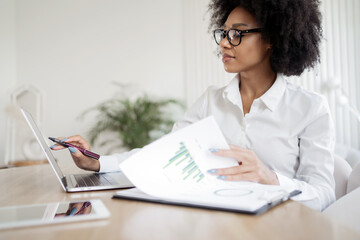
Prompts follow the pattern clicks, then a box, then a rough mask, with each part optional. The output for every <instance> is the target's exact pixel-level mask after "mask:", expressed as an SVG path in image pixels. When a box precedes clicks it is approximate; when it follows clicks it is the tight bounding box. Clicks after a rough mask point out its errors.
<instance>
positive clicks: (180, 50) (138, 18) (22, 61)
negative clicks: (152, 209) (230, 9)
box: [0, 0, 360, 166]
mask: <svg viewBox="0 0 360 240" xmlns="http://www.w3.org/2000/svg"><path fill="white" fill-rule="evenodd" d="M208 2H209V1H208V0H172V1H165V0H153V1H146V0H139V1H124V0H101V1H100V0H52V1H49V0H0V136H1V137H0V166H1V165H5V164H8V163H9V162H14V161H22V160H35V161H36V160H38V159H43V158H44V157H43V155H42V153H41V150H40V149H39V148H38V146H37V143H36V141H35V140H34V138H33V136H32V134H31V132H30V131H29V130H28V127H27V126H26V125H25V123H24V121H23V120H22V117H21V115H19V112H18V109H17V107H15V106H16V105H22V106H24V107H26V108H27V109H28V110H29V111H30V112H32V114H33V116H34V118H35V120H36V122H37V123H38V124H39V126H40V127H41V129H42V131H43V133H44V135H45V136H54V137H58V136H70V135H74V134H80V135H83V136H84V137H88V131H89V129H90V128H91V126H93V125H94V124H96V118H95V115H94V114H88V115H86V116H85V117H84V118H83V119H79V116H80V114H81V113H83V112H84V111H85V110H87V109H89V108H91V107H94V106H96V105H98V104H99V103H101V102H103V101H106V100H108V99H111V98H114V97H115V98H116V97H129V98H130V99H136V98H137V97H138V96H142V95H143V94H147V95H148V96H150V98H153V99H163V98H164V99H165V98H172V99H177V100H179V101H181V102H183V103H184V104H185V105H186V107H188V106H190V105H191V104H192V103H193V102H194V101H195V100H196V99H197V98H198V97H199V96H200V95H201V94H202V93H203V91H204V90H205V89H206V88H207V87H208V86H209V85H219V86H221V85H225V84H227V83H228V82H229V81H230V80H231V78H232V75H231V74H226V73H225V72H224V70H223V67H222V63H221V60H220V59H219V58H218V57H217V56H216V50H217V46H216V44H215V42H214V41H213V38H212V35H211V33H209V29H208V22H209V21H208V19H209V18H208V13H207V5H208ZM321 11H322V13H323V30H324V41H323V43H322V46H321V51H322V56H321V63H320V64H319V65H318V66H316V67H315V68H314V69H312V70H311V71H309V72H305V73H304V74H303V75H302V76H301V77H299V78H293V79H292V81H294V82H295V83H298V84H300V85H302V86H303V87H304V88H307V89H310V90H313V91H317V92H320V93H321V94H324V95H325V96H326V97H327V98H328V101H329V105H330V108H331V111H332V114H333V117H334V120H335V123H336V134H337V136H336V138H337V139H336V140H337V146H338V147H340V148H341V149H345V148H347V149H348V148H351V149H355V150H359V149H360V115H359V111H358V109H359V108H360V95H359V94H358V93H360V47H359V44H356V43H357V42H358V40H359V39H360V27H359V23H360V16H359V14H358V13H359V12H360V1H358V0H342V1H340V0H322V1H321ZM114 82H116V83H120V84H122V85H126V86H127V87H126V88H125V90H123V91H119V87H118V86H116V85H115V84H114ZM119 95H121V96H119ZM182 113H183V112H182V111H177V112H175V113H174V117H179V116H181V114H182ZM93 150H94V151H95V152H98V153H100V154H102V153H104V152H105V151H106V148H105V147H101V146H94V147H93ZM121 150H122V149H118V151H121ZM39 156H40V157H39Z"/></svg>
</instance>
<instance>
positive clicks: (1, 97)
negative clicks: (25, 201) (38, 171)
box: [0, 0, 16, 165]
mask: <svg viewBox="0 0 360 240" xmlns="http://www.w3.org/2000/svg"><path fill="white" fill-rule="evenodd" d="M15 43H16V38H15V2H14V1H13V0H1V1H0V165H2V162H3V159H4V156H5V136H6V117H5V114H4V111H5V107H6V103H7V102H8V98H7V97H8V94H9V93H10V92H11V90H12V89H13V88H14V86H15V83H16V44H15Z"/></svg>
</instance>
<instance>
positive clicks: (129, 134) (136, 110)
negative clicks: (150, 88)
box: [81, 94, 184, 152]
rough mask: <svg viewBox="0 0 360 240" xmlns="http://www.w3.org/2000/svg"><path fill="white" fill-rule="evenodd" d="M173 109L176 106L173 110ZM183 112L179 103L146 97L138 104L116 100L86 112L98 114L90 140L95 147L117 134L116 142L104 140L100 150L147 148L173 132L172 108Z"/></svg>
mask: <svg viewBox="0 0 360 240" xmlns="http://www.w3.org/2000/svg"><path fill="white" fill-rule="evenodd" d="M170 105H173V106H170ZM174 106H175V107H176V108H179V107H180V109H181V110H182V109H183V108H184V105H183V104H182V103H181V102H180V101H178V100H175V99H162V100H156V99H153V98H150V97H148V96H147V95H145V94H144V95H142V96H140V97H138V98H136V99H135V100H131V99H130V98H113V99H110V100H107V101H105V102H103V103H101V104H99V105H97V106H95V107H93V108H90V109H88V110H87V111H85V112H84V113H83V114H82V115H81V117H84V116H85V115H86V114H87V113H89V112H93V111H95V112H96V121H95V124H94V125H93V126H92V127H91V129H90V131H89V140H90V143H91V144H92V145H93V144H94V143H97V142H98V140H99V139H100V136H101V135H103V134H104V133H115V134H116V135H117V137H116V139H114V138H112V139H111V140H102V141H100V143H99V146H101V147H103V146H106V147H109V146H111V148H110V149H109V150H108V151H109V152H110V151H111V150H113V149H115V148H119V147H122V148H126V149H127V150H129V149H133V148H140V147H143V146H145V145H147V144H149V143H150V142H152V141H154V140H156V139H157V138H159V137H161V136H162V135H165V134H166V133H168V132H170V131H171V128H172V126H173V124H174V120H173V118H172V115H173V114H172V113H171V111H170V109H171V107H172V109H173V110H174Z"/></svg>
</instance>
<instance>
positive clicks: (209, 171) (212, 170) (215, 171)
mask: <svg viewBox="0 0 360 240" xmlns="http://www.w3.org/2000/svg"><path fill="white" fill-rule="evenodd" d="M207 172H208V173H217V172H218V170H216V169H210V170H208V171H207Z"/></svg>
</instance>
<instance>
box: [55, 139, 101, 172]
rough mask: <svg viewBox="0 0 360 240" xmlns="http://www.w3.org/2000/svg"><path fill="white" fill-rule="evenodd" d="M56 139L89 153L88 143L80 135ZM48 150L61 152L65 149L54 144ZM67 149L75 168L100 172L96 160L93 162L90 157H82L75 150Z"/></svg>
mask: <svg viewBox="0 0 360 240" xmlns="http://www.w3.org/2000/svg"><path fill="white" fill-rule="evenodd" d="M58 139H59V140H61V141H63V142H66V143H71V144H73V145H75V146H77V147H81V148H83V149H86V150H89V151H90V144H89V143H88V141H86V140H85V139H84V138H83V137H81V136H80V135H75V136H71V137H67V138H64V137H62V138H58ZM50 148H51V149H52V150H61V149H64V148H65V147H63V146H61V145H59V144H54V145H52V146H51V147H50ZM68 149H69V151H70V153H71V157H72V158H73V160H74V162H75V164H76V166H78V167H79V168H81V169H84V170H90V171H96V172H98V171H99V170H100V163H99V161H98V160H95V159H93V158H91V157H88V156H85V155H83V154H82V153H81V152H80V151H79V150H77V149H76V148H73V147H69V148H68Z"/></svg>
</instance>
